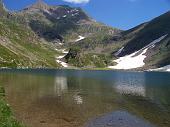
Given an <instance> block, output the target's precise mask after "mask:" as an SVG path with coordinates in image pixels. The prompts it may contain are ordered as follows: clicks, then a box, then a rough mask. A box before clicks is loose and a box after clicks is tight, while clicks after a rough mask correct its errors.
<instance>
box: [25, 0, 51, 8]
mask: <svg viewBox="0 0 170 127" xmlns="http://www.w3.org/2000/svg"><path fill="white" fill-rule="evenodd" d="M26 9H41V10H45V9H49V6H48V4H46V3H45V2H44V1H43V0H37V1H36V2H35V3H34V4H33V5H31V6H30V7H28V8H26Z"/></svg>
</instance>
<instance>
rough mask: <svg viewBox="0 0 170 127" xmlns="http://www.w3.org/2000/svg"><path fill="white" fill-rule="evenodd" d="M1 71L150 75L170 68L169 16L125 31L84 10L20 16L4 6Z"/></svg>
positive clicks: (40, 9) (38, 8)
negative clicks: (148, 72) (106, 71)
mask: <svg viewBox="0 0 170 127" xmlns="http://www.w3.org/2000/svg"><path fill="white" fill-rule="evenodd" d="M0 14H1V15H0V27H1V29H0V48H1V50H0V52H1V55H0V67H15V68H16V67H17V68H22V67H28V68H38V67H43V68H44V67H48V68H58V67H71V68H72V67H81V68H111V69H138V70H147V69H150V68H160V67H163V66H166V65H169V64H170V50H169V49H170V12H167V13H166V14H163V15H161V16H159V17H157V18H155V19H153V20H152V21H150V22H146V23H143V24H141V25H139V26H137V27H135V28H132V29H130V30H127V31H122V30H119V29H116V28H111V27H108V26H106V25H104V24H102V23H99V22H96V21H95V20H94V19H92V18H91V17H89V16H88V15H87V14H86V13H85V12H84V11H83V10H82V9H81V8H75V7H70V6H67V5H58V6H49V5H47V4H46V3H44V2H43V1H40V0H39V1H37V2H36V3H35V4H33V5H30V6H28V7H26V8H25V9H23V10H21V11H18V12H9V11H8V10H7V9H5V7H4V5H3V3H1V4H0Z"/></svg>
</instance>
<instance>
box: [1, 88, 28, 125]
mask: <svg viewBox="0 0 170 127" xmlns="http://www.w3.org/2000/svg"><path fill="white" fill-rule="evenodd" d="M0 118H1V120H0V126H1V127H25V126H23V125H22V124H21V123H19V122H18V121H17V120H16V119H15V117H14V114H13V112H12V110H11V108H10V106H9V104H7V102H6V100H5V90H4V87H2V86H0Z"/></svg>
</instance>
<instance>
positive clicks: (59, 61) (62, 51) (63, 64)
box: [55, 49, 68, 68]
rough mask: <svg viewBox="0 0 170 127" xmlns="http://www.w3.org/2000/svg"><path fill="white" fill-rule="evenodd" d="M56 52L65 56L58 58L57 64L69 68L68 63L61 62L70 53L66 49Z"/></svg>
mask: <svg viewBox="0 0 170 127" xmlns="http://www.w3.org/2000/svg"><path fill="white" fill-rule="evenodd" d="M55 50H56V51H59V52H61V53H62V54H63V55H60V56H58V57H56V62H57V63H59V64H61V65H62V66H63V67H65V68H66V67H68V64H67V63H65V62H63V61H61V59H63V58H64V57H65V56H66V54H68V51H66V49H55Z"/></svg>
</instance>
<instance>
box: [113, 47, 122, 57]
mask: <svg viewBox="0 0 170 127" xmlns="http://www.w3.org/2000/svg"><path fill="white" fill-rule="evenodd" d="M123 49H124V47H122V48H121V49H119V51H117V52H116V53H115V55H116V56H118V55H119V54H120V53H121V52H122V51H123Z"/></svg>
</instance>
